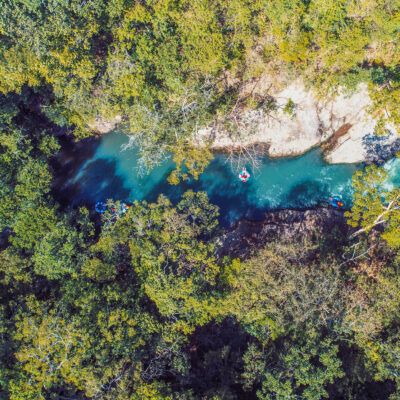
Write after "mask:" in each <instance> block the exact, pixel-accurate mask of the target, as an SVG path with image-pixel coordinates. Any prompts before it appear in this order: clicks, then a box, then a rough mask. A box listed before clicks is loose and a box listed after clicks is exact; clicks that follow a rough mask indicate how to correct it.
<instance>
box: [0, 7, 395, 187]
mask: <svg viewBox="0 0 400 400" xmlns="http://www.w3.org/2000/svg"><path fill="white" fill-rule="evenodd" d="M399 10H400V2H399V0H351V1H337V0H311V1H310V0H285V1H283V0H271V1H259V0H257V1H246V0H231V1H221V0H196V1H193V0H191V1H187V0H161V1H160V0H143V1H137V0H23V1H22V0H7V1H3V2H1V4H0V91H2V92H3V93H8V92H19V91H20V90H21V89H22V88H23V87H24V85H29V86H30V87H33V88H34V90H35V91H36V92H37V93H39V94H40V95H41V97H42V100H41V105H42V110H43V112H45V113H46V115H47V116H48V117H49V118H50V119H51V120H53V121H54V122H55V123H57V124H58V125H66V126H72V125H73V126H74V127H75V130H74V133H75V135H76V136H77V137H82V136H86V135H89V134H90V128H89V125H90V124H91V123H93V122H94V121H95V120H96V118H100V117H102V118H103V119H106V120H107V119H112V118H113V117H115V116H117V115H118V116H121V117H122V118H123V120H124V121H125V122H126V127H127V130H129V131H130V133H131V134H132V135H135V136H136V138H137V140H136V143H139V144H140V146H141V151H142V155H143V158H142V162H143V166H144V167H145V168H147V167H151V166H152V165H153V164H154V163H157V162H158V161H159V160H160V159H161V158H162V156H163V155H165V154H167V152H169V151H173V152H175V154H176V156H175V161H176V163H177V164H178V171H177V172H176V173H175V174H174V176H173V177H172V178H171V180H172V182H177V181H178V180H179V179H181V178H185V176H182V175H183V173H182V171H181V170H180V169H179V167H180V166H181V165H182V164H185V163H186V164H187V167H188V168H189V170H192V172H193V173H194V174H195V175H196V173H197V172H198V171H199V170H201V169H202V168H204V165H206V164H207V160H208V159H209V158H210V154H209V152H207V150H206V149H202V150H200V149H199V148H197V149H196V148H195V146H194V145H195V143H196V140H197V139H196V136H197V132H198V130H199V129H200V128H202V127H205V126H207V125H211V124H212V123H215V121H220V122H221V123H223V124H224V125H226V127H227V128H232V129H233V128H234V127H235V124H234V123H233V124H232V121H230V119H229V116H230V115H231V114H232V110H233V109H234V108H235V107H236V106H237V105H238V100H239V103H241V104H242V103H243V104H242V105H243V106H246V107H264V108H267V109H268V108H273V107H274V103H273V102H269V101H265V100H268V99H257V98H252V97H251V96H250V97H249V96H247V97H246V98H239V97H240V96H239V94H240V92H241V88H242V87H243V86H244V85H246V83H251V82H254V81H256V80H257V79H258V78H259V77H260V76H261V75H263V74H265V73H267V74H270V75H276V76H277V77H278V76H279V79H280V80H285V79H287V80H290V79H294V78H296V77H301V78H302V79H303V80H304V81H306V82H307V83H308V84H309V85H311V86H312V87H313V88H314V89H315V90H316V91H317V92H320V93H321V95H322V96H326V94H327V93H335V92H337V91H338V90H339V88H340V87H344V88H347V89H349V90H352V89H354V88H356V86H357V85H358V84H359V83H360V82H365V83H367V84H369V89H370V93H371V97H372V99H373V104H372V105H371V109H370V112H371V113H373V114H374V115H375V116H376V117H377V120H378V127H377V129H378V130H381V131H382V130H383V127H384V122H386V121H388V120H389V121H390V122H392V123H393V124H395V125H397V124H399V121H400V114H399V111H398V109H399V103H400V75H399V66H398V65H399V57H400V56H399V54H400V44H399V41H398V36H399V24H400V12H399Z"/></svg>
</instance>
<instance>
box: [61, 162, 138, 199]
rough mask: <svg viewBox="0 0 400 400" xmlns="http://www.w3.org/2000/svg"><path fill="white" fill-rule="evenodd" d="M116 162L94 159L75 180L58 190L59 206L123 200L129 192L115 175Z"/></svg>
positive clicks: (119, 177) (120, 178)
mask: <svg viewBox="0 0 400 400" xmlns="http://www.w3.org/2000/svg"><path fill="white" fill-rule="evenodd" d="M116 166H117V161H116V160H115V159H114V160H110V159H102V158H99V159H96V160H94V161H92V162H89V164H88V165H87V166H86V167H85V168H84V169H83V170H82V171H81V173H80V176H79V177H78V179H77V180H74V181H68V182H67V183H66V184H65V185H64V186H63V188H61V189H59V191H58V196H59V198H60V203H61V204H64V205H66V204H71V205H73V206H74V205H79V204H94V203H96V202H97V201H100V200H103V201H104V200H107V199H114V200H125V199H127V198H128V197H129V195H130V193H131V190H130V189H129V188H126V187H124V180H123V178H122V177H121V176H118V175H117V173H116Z"/></svg>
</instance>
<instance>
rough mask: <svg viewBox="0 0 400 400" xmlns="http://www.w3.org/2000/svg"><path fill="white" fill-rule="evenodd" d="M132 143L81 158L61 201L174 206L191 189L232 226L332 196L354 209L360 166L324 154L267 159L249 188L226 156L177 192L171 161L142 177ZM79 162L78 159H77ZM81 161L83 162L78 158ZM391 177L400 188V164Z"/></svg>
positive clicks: (101, 145) (109, 139)
mask: <svg viewBox="0 0 400 400" xmlns="http://www.w3.org/2000/svg"><path fill="white" fill-rule="evenodd" d="M127 142H128V137H127V136H125V135H123V134H121V133H111V134H108V135H106V136H104V137H103V138H102V139H101V140H100V141H99V142H98V143H96V146H95V147H94V150H93V152H92V153H89V154H88V157H87V158H83V159H82V157H80V158H81V161H80V163H79V165H78V167H77V168H76V169H73V170H71V171H72V172H70V174H69V176H68V179H67V181H65V182H64V183H63V185H62V187H61V188H59V189H58V190H59V195H61V196H64V198H65V197H68V203H69V204H71V205H73V206H77V205H80V204H85V205H87V206H89V207H93V205H94V203H95V202H96V201H99V200H103V201H104V200H106V199H109V198H112V199H115V200H125V201H134V200H147V201H150V202H151V201H154V200H156V199H157V197H158V196H159V195H160V194H161V193H164V194H165V195H166V196H168V197H169V198H170V199H171V200H172V201H174V202H175V201H177V200H178V199H179V197H180V196H181V194H182V193H183V192H184V191H186V190H188V189H192V190H195V191H198V190H203V191H205V192H207V193H208V196H209V198H210V201H211V202H212V203H213V204H216V205H218V206H219V207H220V221H221V224H222V225H224V226H228V225H230V224H232V223H233V222H235V221H237V220H238V219H240V218H242V217H247V218H249V219H261V218H262V217H263V215H264V214H265V212H267V211H268V210H272V209H283V208H291V209H305V208H310V207H314V206H317V205H320V204H324V203H326V202H327V200H328V198H329V196H331V195H334V194H336V195H341V196H342V197H343V200H344V203H345V205H346V206H347V207H349V206H350V205H351V196H352V190H351V177H352V175H353V173H354V172H355V171H356V170H357V169H360V168H363V166H362V165H355V164H338V165H331V164H326V163H325V162H324V160H323V158H322V155H321V150H320V149H313V150H311V151H309V152H307V153H306V154H304V155H302V156H299V157H295V158H280V159H270V158H268V157H264V158H263V161H262V165H261V167H260V168H259V169H258V170H257V171H251V170H250V173H251V175H252V176H251V178H250V180H249V181H248V182H246V183H242V182H241V181H240V180H239V179H238V177H237V173H233V172H232V169H231V167H230V164H229V163H227V160H226V156H224V155H223V154H216V155H215V158H214V160H213V161H212V162H211V163H210V165H209V166H208V167H207V169H206V170H205V172H204V173H203V174H202V175H201V176H200V178H199V179H198V180H197V181H195V180H191V181H190V182H184V183H181V184H179V185H176V186H173V185H170V184H168V182H167V176H168V175H169V173H170V171H171V170H172V169H173V163H172V161H171V160H167V161H165V162H163V163H162V165H161V166H159V167H156V168H154V169H153V170H152V171H151V172H150V174H149V175H146V176H144V177H139V176H138V173H137V166H138V164H137V152H136V151H135V149H128V150H125V151H122V146H123V145H124V144H126V143H127ZM74 157H77V156H74ZM78 158H79V157H78ZM385 168H386V169H388V171H389V172H390V174H391V180H390V182H388V185H393V186H400V159H392V160H390V161H388V162H387V163H386V164H385Z"/></svg>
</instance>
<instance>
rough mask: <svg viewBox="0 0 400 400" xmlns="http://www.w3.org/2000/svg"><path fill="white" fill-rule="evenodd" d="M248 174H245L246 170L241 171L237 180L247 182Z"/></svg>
mask: <svg viewBox="0 0 400 400" xmlns="http://www.w3.org/2000/svg"><path fill="white" fill-rule="evenodd" d="M249 178H250V174H249V173H248V172H247V170H246V168H243V169H242V172H241V173H240V174H239V179H240V180H241V181H242V182H243V183H245V182H247V181H248V180H249Z"/></svg>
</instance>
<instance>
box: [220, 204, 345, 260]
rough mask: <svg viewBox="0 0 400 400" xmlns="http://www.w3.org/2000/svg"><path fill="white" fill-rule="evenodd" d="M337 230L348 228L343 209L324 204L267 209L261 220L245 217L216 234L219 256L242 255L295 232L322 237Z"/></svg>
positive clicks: (245, 255) (342, 230) (295, 233)
mask: <svg viewBox="0 0 400 400" xmlns="http://www.w3.org/2000/svg"><path fill="white" fill-rule="evenodd" d="M335 230H337V231H338V232H341V233H342V234H346V233H347V232H348V225H347V224H346V219H345V217H344V212H343V211H339V210H335V209H333V208H328V207H318V208H314V209H310V210H304V211H300V210H277V211H271V212H269V213H268V214H267V215H266V216H265V218H264V219H263V220H261V221H250V220H248V219H246V218H243V219H241V220H240V221H238V222H237V223H236V224H235V226H234V227H232V228H231V229H229V230H227V231H226V232H225V233H224V234H223V235H222V236H220V237H219V238H218V241H217V246H218V248H219V251H218V253H219V256H224V255H228V254H229V255H230V256H233V257H240V258H245V257H247V256H249V255H250V254H251V252H252V251H254V250H255V249H257V248H260V247H262V246H263V245H265V243H266V242H269V241H272V240H274V239H277V238H279V240H289V239H292V238H294V237H296V236H302V237H306V236H308V237H310V238H312V239H318V238H322V236H325V235H327V234H332V233H334V232H335Z"/></svg>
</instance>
